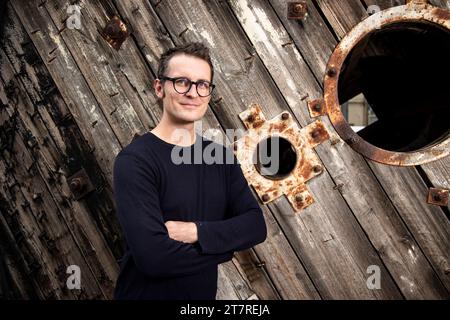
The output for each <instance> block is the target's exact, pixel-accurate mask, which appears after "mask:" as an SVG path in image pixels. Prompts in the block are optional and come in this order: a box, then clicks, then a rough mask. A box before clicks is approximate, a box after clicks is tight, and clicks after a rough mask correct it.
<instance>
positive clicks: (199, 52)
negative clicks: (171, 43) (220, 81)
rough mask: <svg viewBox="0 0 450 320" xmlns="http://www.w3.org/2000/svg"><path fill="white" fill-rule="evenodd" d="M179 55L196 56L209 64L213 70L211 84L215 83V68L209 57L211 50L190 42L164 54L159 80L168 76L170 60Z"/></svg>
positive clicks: (159, 68)
mask: <svg viewBox="0 0 450 320" xmlns="http://www.w3.org/2000/svg"><path fill="white" fill-rule="evenodd" d="M179 54H186V55H190V56H194V57H197V58H200V59H203V60H205V61H206V62H208V64H209V66H210V68H211V82H212V81H213V77H214V68H213V65H212V62H211V56H210V55H209V49H208V47H206V46H205V45H204V44H203V43H201V42H190V43H187V44H184V45H182V46H177V47H174V48H170V49H169V50H167V51H166V52H164V53H163V54H162V55H161V58H160V59H159V66H158V75H157V76H158V78H161V77H162V76H165V75H166V74H165V73H166V72H167V68H168V65H169V61H170V59H172V58H173V57H174V56H176V55H179Z"/></svg>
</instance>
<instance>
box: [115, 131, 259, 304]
mask: <svg viewBox="0 0 450 320" xmlns="http://www.w3.org/2000/svg"><path fill="white" fill-rule="evenodd" d="M205 148H206V150H205ZM211 150H214V151H213V152H212V153H211ZM220 150H222V151H221V152H219V151H220ZM199 151H200V153H199ZM202 151H205V154H212V155H218V156H222V158H221V159H222V164H221V163H220V161H219V163H212V164H211V161H209V162H207V163H205V161H204V160H203V161H201V160H202V158H201V157H200V162H201V163H199V161H198V160H199V157H198V155H200V154H202ZM180 156H183V159H185V160H187V159H190V163H186V161H185V162H184V163H180ZM173 159H175V161H173ZM216 159H218V158H216ZM227 159H228V162H226V163H225V161H226V160H227ZM230 159H231V160H232V161H231V162H232V163H231V164H230V163H229V160H230ZM113 180H114V197H115V201H116V207H117V215H118V218H119V222H120V225H121V227H122V230H123V233H124V237H125V241H126V252H125V255H124V256H123V257H122V259H121V261H120V274H119V277H118V279H117V283H116V288H115V292H114V298H115V299H152V300H153V299H201V300H204V299H205V300H206V299H215V297H216V292H217V266H218V264H220V263H223V262H226V261H229V260H231V258H232V256H233V252H234V251H239V250H244V249H248V248H250V247H252V246H254V245H256V244H258V243H260V242H262V241H264V240H265V238H266V233H267V231H266V224H265V221H264V217H263V214H262V210H261V208H260V207H259V205H258V203H257V201H256V199H255V197H254V196H253V194H252V193H251V191H250V188H249V186H248V184H247V181H246V179H245V178H244V175H243V173H242V170H241V167H240V164H239V162H238V161H237V159H236V157H235V156H234V154H233V153H232V151H231V150H230V149H229V148H226V147H224V146H222V145H220V144H217V143H215V142H213V141H211V140H208V139H206V138H204V137H203V136H201V135H198V134H196V141H195V143H194V144H193V145H192V146H189V147H179V146H175V145H173V144H170V143H168V142H166V141H164V140H162V139H160V138H159V137H157V136H156V135H155V134H153V133H151V132H147V133H145V134H144V135H142V136H141V137H140V138H138V139H136V140H134V141H133V142H132V143H130V144H129V145H128V146H126V147H125V148H124V149H123V150H122V151H121V152H120V153H119V154H118V155H117V157H116V160H115V163H114V172H113ZM168 220H173V221H191V222H195V223H196V224H197V229H198V242H196V243H195V244H187V243H183V242H180V241H176V240H173V239H171V238H169V235H168V231H167V228H166V226H165V224H164V223H165V222H166V221H168Z"/></svg>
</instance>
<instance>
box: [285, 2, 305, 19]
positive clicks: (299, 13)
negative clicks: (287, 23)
mask: <svg viewBox="0 0 450 320" xmlns="http://www.w3.org/2000/svg"><path fill="white" fill-rule="evenodd" d="M287 12H288V13H287V17H288V19H295V20H300V19H304V18H306V16H307V15H308V6H307V3H306V1H295V2H288V6H287Z"/></svg>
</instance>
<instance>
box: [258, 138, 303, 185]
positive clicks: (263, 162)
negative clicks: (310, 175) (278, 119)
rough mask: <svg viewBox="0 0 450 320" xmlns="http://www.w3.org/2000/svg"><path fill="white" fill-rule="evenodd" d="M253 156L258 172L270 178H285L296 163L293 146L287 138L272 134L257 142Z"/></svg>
mask: <svg viewBox="0 0 450 320" xmlns="http://www.w3.org/2000/svg"><path fill="white" fill-rule="evenodd" d="M253 158H254V163H255V167H256V170H258V172H259V174H260V175H262V176H263V177H265V178H267V179H272V180H281V179H284V178H286V177H287V176H289V174H290V173H291V172H292V170H294V169H295V166H296V164H297V153H296V152H295V148H294V147H293V146H292V144H291V143H290V142H289V141H288V140H286V139H284V138H283V137H279V136H272V137H269V138H267V139H264V140H262V141H261V142H260V143H258V145H257V147H256V150H255V152H254V154H253ZM275 159H276V160H275ZM272 160H275V161H272Z"/></svg>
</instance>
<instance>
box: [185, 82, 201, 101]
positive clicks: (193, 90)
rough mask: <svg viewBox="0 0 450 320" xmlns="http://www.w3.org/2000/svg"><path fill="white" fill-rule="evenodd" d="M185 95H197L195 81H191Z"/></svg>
mask: <svg viewBox="0 0 450 320" xmlns="http://www.w3.org/2000/svg"><path fill="white" fill-rule="evenodd" d="M186 95H188V96H190V97H193V98H195V97H198V93H197V85H196V84H195V83H193V84H192V85H191V88H190V89H189V91H188V92H186Z"/></svg>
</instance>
